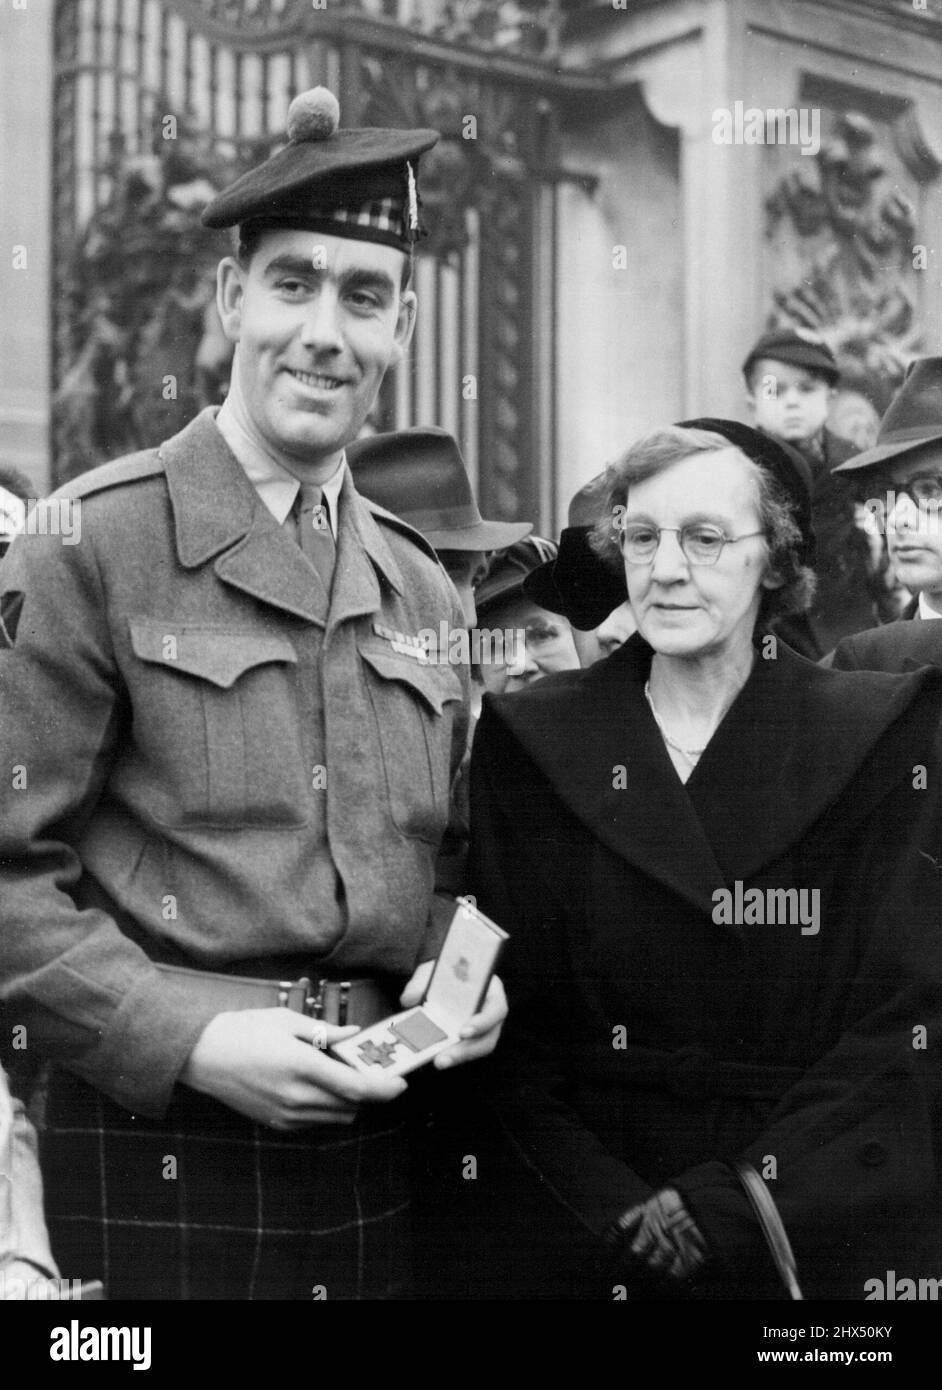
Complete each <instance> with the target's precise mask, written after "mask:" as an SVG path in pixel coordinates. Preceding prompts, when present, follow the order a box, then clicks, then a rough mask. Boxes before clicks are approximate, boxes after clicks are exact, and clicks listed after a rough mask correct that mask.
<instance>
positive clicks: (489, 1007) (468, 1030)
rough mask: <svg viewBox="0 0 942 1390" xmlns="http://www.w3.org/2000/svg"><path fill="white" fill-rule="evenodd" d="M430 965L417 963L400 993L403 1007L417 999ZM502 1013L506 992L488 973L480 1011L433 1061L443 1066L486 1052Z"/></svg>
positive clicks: (491, 1047) (504, 1013) (496, 1035)
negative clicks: (460, 1038)
mask: <svg viewBox="0 0 942 1390" xmlns="http://www.w3.org/2000/svg"><path fill="white" fill-rule="evenodd" d="M434 966H435V962H434V961H433V960H427V961H426V962H425V964H424V965H420V966H419V967H418V969H417V970H416V972H415V974H414V975H413V976H412V979H411V980H410V981H409V983H408V984H407V985H406V987H405V989H404V990H403V991H402V994H401V996H400V999H399V1002H400V1004H401V1005H402V1007H403V1008H404V1009H411V1008H412V1007H413V1005H415V1004H419V1003H421V1001H422V999H423V998H424V996H425V991H426V990H427V989H428V982H429V979H430V978H431V974H432V970H433V969H434ZM506 1017H507V996H506V995H505V994H504V986H503V985H502V984H501V982H500V980H499V979H498V977H497V976H496V975H492V976H491V982H490V984H489V985H488V987H487V994H486V995H485V996H484V1003H483V1004H482V1005H481V1009H480V1012H479V1013H476V1014H475V1015H474V1017H473V1018H471V1019H469V1020H468V1022H467V1023H466V1024H465V1026H464V1027H463V1028H462V1030H461V1037H462V1038H463V1039H464V1041H463V1042H460V1043H455V1045H454V1047H446V1048H445V1049H444V1051H442V1052H440V1053H439V1054H438V1056H437V1057H436V1058H435V1061H434V1065H435V1066H436V1067H438V1068H439V1069H444V1068H445V1067H456V1066H458V1065H459V1064H460V1063H461V1062H474V1061H475V1060H476V1059H477V1058H479V1057H487V1056H489V1055H490V1054H491V1053H492V1052H493V1051H494V1048H495V1047H496V1046H497V1039H498V1038H499V1037H500V1030H501V1028H503V1026H504V1019H505V1018H506Z"/></svg>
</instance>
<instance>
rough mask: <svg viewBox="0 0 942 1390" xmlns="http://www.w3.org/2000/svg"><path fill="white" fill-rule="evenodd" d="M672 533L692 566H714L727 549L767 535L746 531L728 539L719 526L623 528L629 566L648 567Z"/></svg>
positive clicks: (625, 553)
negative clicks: (751, 537)
mask: <svg viewBox="0 0 942 1390" xmlns="http://www.w3.org/2000/svg"><path fill="white" fill-rule="evenodd" d="M665 531H673V532H674V533H675V534H676V535H677V537H678V540H679V542H680V548H681V550H682V551H683V552H684V555H685V556H686V557H687V559H688V560H689V562H690V564H691V565H715V564H716V562H717V560H718V559H719V558H720V556H721V555H722V553H723V547H724V545H735V544H736V542H737V541H745V540H748V539H749V537H750V536H764V535H765V532H764V531H747V532H746V533H745V535H743V536H727V534H726V532H725V531H721V530H720V528H719V527H718V526H710V525H708V524H706V523H704V522H697V523H695V524H694V525H691V526H648V525H646V524H645V523H644V522H640V521H639V522H636V523H635V524H634V525H628V526H623V527H622V533H621V547H622V551H623V552H624V556H625V559H626V560H627V561H628V563H629V565H646V564H647V563H648V561H650V560H653V559H654V557H655V555H656V554H657V548H658V546H659V545H660V543H661V536H662V535H663V533H664V532H665Z"/></svg>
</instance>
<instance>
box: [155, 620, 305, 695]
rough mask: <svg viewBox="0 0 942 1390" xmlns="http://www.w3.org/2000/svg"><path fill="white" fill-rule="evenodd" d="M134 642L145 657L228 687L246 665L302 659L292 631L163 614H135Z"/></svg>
mask: <svg viewBox="0 0 942 1390" xmlns="http://www.w3.org/2000/svg"><path fill="white" fill-rule="evenodd" d="M128 621H129V625H130V629H131V646H132V648H133V650H134V655H135V656H137V657H139V658H140V659H141V661H150V662H153V663H154V664H155V665H158V666H165V667H167V669H168V670H171V671H185V672H186V674H187V675H190V676H199V677H201V678H202V679H203V680H207V681H212V683H213V685H218V686H220V687H221V688H222V689H223V690H227V689H228V688H229V686H231V685H234V684H235V682H236V681H237V680H238V679H239V677H240V676H241V675H242V674H243V672H245V671H249V670H251V669H252V667H253V666H264V665H266V664H267V663H268V662H271V661H286V662H292V663H294V664H297V660H298V657H297V653H296V652H295V650H294V647H293V646H292V645H291V643H290V642H289V641H288V639H287V637H278V636H276V635H275V634H273V633H257V632H246V631H244V630H240V629H238V628H225V627H211V626H205V625H201V624H198V623H185V624H181V623H179V622H174V621H173V620H172V619H169V620H168V621H167V622H165V623H164V622H161V621H160V619H159V618H130V619H129V620H128Z"/></svg>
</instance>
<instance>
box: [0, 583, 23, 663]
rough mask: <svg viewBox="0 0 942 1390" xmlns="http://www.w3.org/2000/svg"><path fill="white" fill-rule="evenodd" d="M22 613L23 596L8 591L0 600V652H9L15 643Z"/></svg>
mask: <svg viewBox="0 0 942 1390" xmlns="http://www.w3.org/2000/svg"><path fill="white" fill-rule="evenodd" d="M22 611H23V595H22V593H21V592H20V591H19V590H18V589H10V590H9V592H8V593H5V594H4V595H3V597H2V598H0V651H4V650H7V651H9V650H10V649H11V648H12V647H13V645H14V643H15V642H16V629H17V628H18V627H19V625H20V614H21V613H22Z"/></svg>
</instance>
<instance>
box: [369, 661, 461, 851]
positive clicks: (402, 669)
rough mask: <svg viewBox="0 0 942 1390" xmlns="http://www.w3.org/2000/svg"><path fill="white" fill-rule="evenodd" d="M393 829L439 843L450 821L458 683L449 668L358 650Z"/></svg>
mask: <svg viewBox="0 0 942 1390" xmlns="http://www.w3.org/2000/svg"><path fill="white" fill-rule="evenodd" d="M360 656H361V657H362V658H363V661H364V664H365V666H366V683H367V688H368V691H369V697H370V704H371V706H372V709H373V716H374V719H375V721H376V734H377V741H378V744H379V748H380V750H381V754H382V759H383V770H384V772H385V776H386V791H387V794H388V798H389V813H390V816H391V818H392V822H393V824H394V825H395V827H396V829H397V830H399V831H401V833H402V834H403V835H408V836H410V837H412V838H414V839H419V840H428V841H429V842H430V843H431V844H437V843H438V841H439V840H440V839H441V837H442V835H443V833H444V830H445V826H446V824H447V822H448V797H449V791H450V784H451V733H452V725H453V722H454V711H455V703H454V702H459V703H460V701H461V700H462V698H463V690H462V686H461V682H460V680H459V679H458V677H457V675H456V674H455V672H454V671H453V670H452V669H451V668H450V667H448V666H435V665H423V664H422V663H420V662H418V661H416V660H415V659H414V658H412V657H408V656H399V655H398V654H397V653H396V652H392V651H386V650H382V649H379V648H374V647H369V648H364V649H361V651H360Z"/></svg>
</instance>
